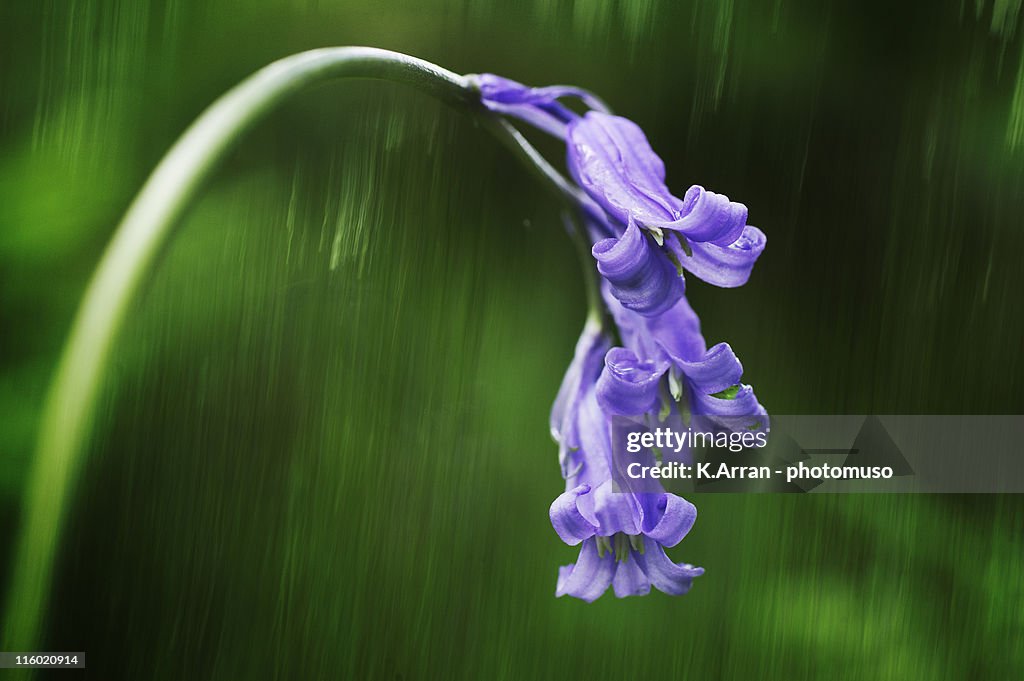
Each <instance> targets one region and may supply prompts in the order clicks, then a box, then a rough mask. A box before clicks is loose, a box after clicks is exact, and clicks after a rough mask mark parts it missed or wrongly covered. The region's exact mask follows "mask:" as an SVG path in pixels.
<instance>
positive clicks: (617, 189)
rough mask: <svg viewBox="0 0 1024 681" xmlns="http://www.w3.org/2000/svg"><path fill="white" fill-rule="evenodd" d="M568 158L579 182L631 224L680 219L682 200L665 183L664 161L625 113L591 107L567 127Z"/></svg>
mask: <svg viewBox="0 0 1024 681" xmlns="http://www.w3.org/2000/svg"><path fill="white" fill-rule="evenodd" d="M566 147H567V153H568V156H567V164H568V167H569V172H570V174H571V175H572V176H573V179H574V180H576V183H577V184H578V185H579V186H580V187H581V188H582V189H583V190H584V191H585V192H587V194H589V195H590V196H591V198H593V199H594V200H595V201H597V203H599V204H600V205H601V206H602V207H603V208H604V209H605V210H606V211H607V212H608V213H609V214H610V215H612V216H613V217H615V218H616V219H617V220H618V221H619V222H621V223H622V224H626V223H627V222H628V220H629V216H630V215H632V216H633V217H635V218H636V219H637V221H638V222H640V223H641V224H647V223H651V222H653V223H665V222H667V221H672V220H675V219H676V218H677V217H678V215H679V211H680V209H681V208H682V202H681V201H680V200H679V199H678V198H676V197H674V196H672V194H671V192H669V191H668V188H667V187H666V186H665V164H664V163H663V162H662V160H661V158H659V157H658V155H657V154H655V153H654V150H653V149H651V145H650V144H649V143H648V141H647V137H646V136H645V135H644V133H643V131H642V130H641V129H640V127H639V126H638V125H637V124H636V123H634V122H633V121H631V120H629V119H627V118H622V117H621V116H611V115H609V114H604V113H599V112H594V111H591V112H589V113H588V114H586V115H585V116H583V117H582V118H578V119H575V120H573V121H571V122H570V123H569V126H568V128H567V129H566Z"/></svg>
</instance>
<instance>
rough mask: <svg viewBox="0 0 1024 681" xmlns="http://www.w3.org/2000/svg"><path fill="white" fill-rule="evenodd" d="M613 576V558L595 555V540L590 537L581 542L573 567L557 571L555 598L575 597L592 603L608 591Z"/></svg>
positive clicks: (609, 555)
mask: <svg viewBox="0 0 1024 681" xmlns="http://www.w3.org/2000/svg"><path fill="white" fill-rule="evenodd" d="M614 576H615V556H614V555H613V554H612V553H611V552H609V553H606V554H604V556H603V557H601V556H598V555H597V540H596V539H594V538H593V537H591V538H590V539H588V540H586V541H585V542H583V547H582V548H581V549H580V557H579V558H578V559H577V560H576V564H575V565H565V566H563V567H561V568H559V570H558V585H557V586H556V588H555V596H566V595H568V596H575V597H576V598H580V599H582V600H584V601H586V602H588V603H592V602H593V601H595V600H597V599H598V598H600V597H601V595H602V594H603V593H604V592H605V591H607V590H608V586H609V585H610V584H611V583H612V578H613V577H614Z"/></svg>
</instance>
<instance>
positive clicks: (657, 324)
mask: <svg viewBox="0 0 1024 681" xmlns="http://www.w3.org/2000/svg"><path fill="white" fill-rule="evenodd" d="M602 293H603V297H604V301H605V304H606V305H607V306H608V309H609V310H610V311H611V313H612V317H613V319H614V320H615V324H616V326H617V327H618V330H619V335H620V337H621V338H622V343H623V345H624V346H625V348H627V349H628V350H629V351H632V353H633V354H634V356H635V357H637V358H638V360H645V361H647V362H649V363H652V364H656V365H659V366H665V367H666V368H667V372H666V373H667V374H668V378H667V382H669V383H670V385H669V391H670V392H671V393H672V396H673V397H674V398H675V399H676V400H677V401H680V402H682V401H684V400H685V404H686V405H687V406H688V408H689V411H690V413H692V414H693V415H696V416H709V417H721V418H719V419H718V422H719V423H720V424H721V425H722V426H723V427H725V428H726V429H729V430H738V429H740V428H748V429H760V428H763V427H766V426H767V412H766V411H765V408H764V407H763V406H761V404H760V403H759V402H758V401H757V397H756V396H755V395H754V390H753V388H751V387H750V386H749V385H746V384H744V383H742V382H741V380H740V379H741V378H742V376H743V365H742V364H741V363H740V360H739V358H738V357H737V356H736V353H735V352H733V350H732V348H731V347H730V346H729V344H728V343H718V344H717V345H715V346H713V347H711V348H710V349H709V348H708V347H707V343H706V342H705V340H704V336H703V334H702V333H701V330H700V319H699V318H698V317H697V314H696V313H695V312H694V311H693V308H691V307H690V303H689V302H688V301H687V300H686V298H685V297H682V298H680V299H679V300H678V301H677V302H676V304H675V305H673V306H672V307H671V308H670V309H668V310H666V311H665V312H663V313H661V314H660V315H657V316H655V317H645V316H643V315H641V314H638V313H636V312H634V311H632V310H630V309H628V308H626V307H625V306H624V305H623V304H622V303H621V302H620V301H619V300H617V299H616V298H615V296H614V295H613V293H612V291H611V286H610V285H609V284H607V283H606V284H605V285H604V287H603V289H602ZM612 352H615V350H612Z"/></svg>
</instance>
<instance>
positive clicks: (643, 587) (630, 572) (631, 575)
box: [612, 551, 651, 598]
mask: <svg viewBox="0 0 1024 681" xmlns="http://www.w3.org/2000/svg"><path fill="white" fill-rule="evenodd" d="M612 588H613V589H615V596H616V597H618V598H626V597H627V596H646V595H647V594H649V593H651V582H650V580H648V579H647V575H645V574H644V571H643V570H642V569H640V565H639V564H638V563H637V562H636V560H634V559H633V552H632V551H631V552H630V555H629V557H627V558H626V560H625V561H623V562H621V563H619V564H618V566H617V567H616V568H615V577H614V578H613V579H612Z"/></svg>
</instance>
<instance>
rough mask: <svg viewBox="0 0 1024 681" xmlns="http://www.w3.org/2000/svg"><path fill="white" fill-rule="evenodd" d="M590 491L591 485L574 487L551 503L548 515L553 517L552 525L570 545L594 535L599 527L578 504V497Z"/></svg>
mask: <svg viewBox="0 0 1024 681" xmlns="http://www.w3.org/2000/svg"><path fill="white" fill-rule="evenodd" d="M589 493H590V485H580V486H579V487H574V488H573V489H571V490H569V491H568V492H565V493H563V494H561V495H559V496H558V498H557V499H555V500H554V501H553V502H552V503H551V509H550V510H549V511H548V515H549V516H550V517H551V526H552V527H554V528H555V532H556V533H557V534H558V536H559V537H561V539H562V541H564V542H565V543H566V544H568V545H569V546H576V545H577V544H579V543H580V542H582V541H583V540H584V539H588V538H590V537H593V536H594V534H595V532H596V531H597V528H596V527H594V525H592V524H591V523H590V521H589V520H587V519H586V518H584V517H583V514H582V513H580V509H579V507H578V506H577V499H578V498H579V497H580V496H582V495H584V494H589Z"/></svg>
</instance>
